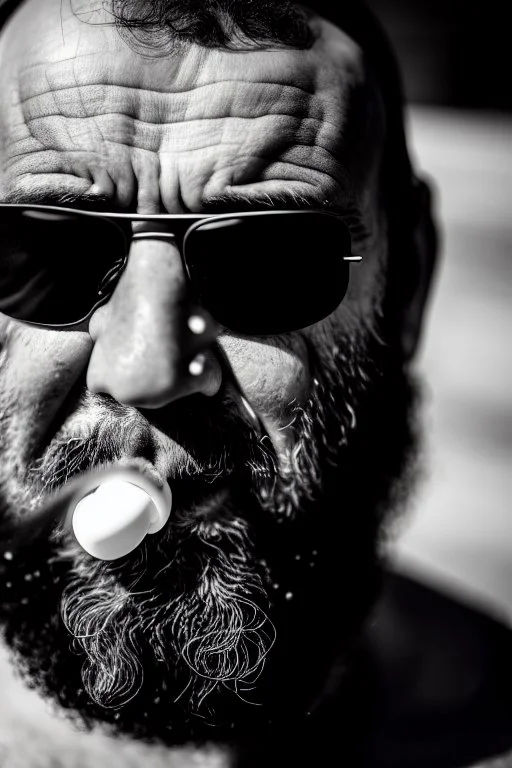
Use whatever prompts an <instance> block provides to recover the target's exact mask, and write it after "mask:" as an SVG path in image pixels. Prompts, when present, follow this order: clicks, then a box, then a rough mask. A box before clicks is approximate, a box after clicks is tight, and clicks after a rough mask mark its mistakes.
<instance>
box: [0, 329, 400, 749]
mask: <svg viewBox="0 0 512 768" xmlns="http://www.w3.org/2000/svg"><path fill="white" fill-rule="evenodd" d="M310 353H311V356H312V357H311V359H312V360H313V361H314V360H315V355H314V351H313V350H310ZM313 368H314V373H315V376H316V379H315V387H314V391H313V393H312V395H311V398H310V400H309V401H308V403H307V404H306V405H305V406H304V407H302V408H299V407H297V409H296V419H295V424H294V428H295V432H296V435H297V442H296V445H295V448H294V449H293V451H292V452H291V453H290V455H288V456H287V457H286V462H285V466H284V469H281V471H280V472H277V470H276V464H275V459H274V456H273V455H272V453H271V452H270V451H269V450H267V448H266V447H265V445H264V444H262V442H261V441H259V440H258V439H256V438H255V436H254V435H251V434H249V433H248V431H247V428H245V429H244V428H243V425H241V424H240V423H239V421H238V422H237V420H236V419H235V420H234V421H233V425H232V429H231V430H229V429H228V430H227V432H226V433H225V434H224V435H223V437H225V438H226V441H227V443H228V444H230V446H231V451H230V452H229V454H228V453H226V452H224V455H223V457H222V464H223V465H224V468H226V467H227V468H228V469H229V471H228V477H229V483H230V484H229V495H228V494H226V493H224V491H223V488H222V486H221V487H220V490H219V491H218V492H216V493H214V494H213V497H214V501H213V502H212V500H211V499H208V498H206V499H203V500H199V501H193V500H192V499H193V488H194V487H195V486H194V483H196V482H197V481H198V478H199V477H200V474H201V472H204V471H205V467H207V468H208V469H209V471H214V470H215V471H216V472H218V471H219V461H220V460H219V458H218V456H216V458H215V459H214V460H212V459H211V460H210V463H209V464H208V462H205V464H204V465H203V467H202V468H198V467H195V468H194V469H193V470H191V471H190V473H189V476H188V478H187V471H186V468H184V469H183V473H182V474H183V479H184V481H183V488H185V491H183V497H182V499H181V501H179V503H178V507H177V511H176V512H173V516H172V518H171V520H172V522H171V523H170V524H168V526H167V527H166V528H165V529H164V530H163V531H162V532H161V534H159V535H156V536H151V537H148V538H147V539H146V540H145V541H144V542H143V544H142V545H141V546H140V547H139V548H138V549H137V550H136V551H135V552H134V553H131V554H130V555H128V556H127V557H125V558H123V559H121V560H118V561H114V562H100V561H95V560H92V559H91V558H90V557H89V556H88V555H86V554H85V553H84V552H82V551H81V550H80V548H79V547H78V545H76V543H74V542H73V541H72V540H71V538H70V537H69V535H67V534H63V533H62V532H59V531H57V532H55V533H54V535H53V536H52V537H50V538H46V539H42V540H38V541H36V542H34V543H33V544H31V545H30V546H27V548H25V549H24V550H22V551H20V552H19V553H17V554H16V556H15V557H14V558H13V559H11V560H8V561H4V562H3V563H2V564H1V566H0V570H1V571H2V572H1V573H0V576H1V577H2V581H3V585H4V586H3V589H2V592H3V594H2V599H1V603H2V605H1V608H0V610H1V615H0V618H1V620H2V623H3V624H4V627H5V637H6V639H7V642H8V643H9V644H10V645H11V647H12V648H13V649H14V650H15V652H16V656H17V658H18V661H19V664H20V667H21V668H22V670H23V671H24V673H25V676H26V679H27V680H28V682H29V684H31V685H33V686H37V687H38V688H40V689H41V690H43V691H44V692H45V693H46V694H48V695H49V696H51V697H53V698H55V699H57V700H58V701H59V703H60V704H61V705H63V706H64V707H65V708H67V709H68V710H69V711H70V712H71V713H77V714H78V715H79V717H80V721H81V722H83V723H85V724H86V725H89V726H92V725H93V724H94V723H95V722H97V721H98V720H99V721H103V722H105V723H107V724H109V725H110V726H112V727H113V728H114V729H115V730H118V731H125V732H128V733H130V734H132V735H135V736H138V737H141V738H154V737H158V738H160V739H162V740H164V741H165V742H167V743H172V744H178V743H185V742H188V741H190V740H197V741H204V740H210V741H211V740H214V739H219V740H221V741H230V740H231V739H232V738H233V737H234V736H235V734H240V733H243V732H245V731H247V730H252V731H254V729H257V728H263V727H264V728H268V727H280V725H282V724H283V723H285V722H291V721H293V719H294V718H297V717H302V716H304V715H305V714H306V712H308V713H309V712H310V711H311V708H312V707H313V706H315V700H316V698H317V696H318V695H319V693H320V694H321V692H322V690H324V687H325V686H326V680H328V678H329V672H330V670H331V668H332V665H333V663H335V662H336V663H338V661H339V657H340V655H341V659H342V664H341V666H342V669H343V668H344V665H345V664H348V655H349V651H350V646H351V642H352V641H353V639H354V638H355V636H356V635H357V631H358V630H359V628H360V626H361V623H362V621H363V618H364V617H365V615H366V614H367V612H368V609H369V607H370V605H371V603H372V601H373V599H374V597H375V593H376V589H377V585H378V576H379V557H378V534H379V531H380V530H382V524H383V520H384V519H385V512H386V511H387V510H388V509H389V508H390V507H393V509H394V510H396V509H397V508H398V507H399V506H400V501H401V500H403V499H404V498H405V497H406V495H407V491H408V490H409V486H410V485H411V479H412V475H413V474H414V473H413V472H412V469H411V468H412V467H413V466H415V464H414V462H412V461H411V457H412V455H413V454H412V452H411V448H412V447H413V445H414V443H415V439H414V430H413V429H412V426H413V420H412V418H411V414H412V413H413V410H414V408H413V406H414V404H415V387H414V385H413V383H412V382H411V380H410V379H409V378H408V376H407V375H406V374H405V373H404V371H403V368H402V365H401V363H400V361H399V360H398V359H397V358H396V357H395V354H394V352H393V349H392V348H391V347H389V346H385V345H383V344H382V343H381V342H379V341H377V340H376V339H375V338H373V337H369V339H368V340H366V342H365V343H363V342H362V341H361V340H358V341H356V340H353V341H352V342H351V343H348V342H347V344H346V346H345V347H344V353H343V354H340V355H338V357H337V358H336V359H333V361H332V365H330V366H328V367H327V368H326V367H325V365H324V366H323V367H322V370H321V367H320V365H319V364H318V363H317V365H316V366H313ZM315 369H316V370H315ZM224 405H225V404H224ZM209 407H211V406H209ZM111 411H112V419H107V420H104V421H102V423H101V424H100V425H99V426H98V427H97V428H96V431H95V434H94V435H93V436H92V437H89V438H87V439H86V440H85V441H84V442H83V444H81V445H80V444H77V442H73V443H70V442H69V440H68V441H67V442H66V440H56V441H55V446H54V447H52V448H51V449H48V450H47V451H46V453H45V454H44V456H43V457H41V459H40V460H38V461H36V462H35V464H34V466H33V467H32V468H31V470H32V472H31V474H32V476H34V475H35V476H37V478H38V482H39V484H40V486H41V485H44V483H45V482H50V478H55V477H61V478H62V475H63V473H64V474H66V475H68V474H69V473H70V467H71V468H72V470H71V474H72V473H74V472H79V471H83V470H86V469H87V467H88V466H91V465H95V464H97V463H101V462H102V461H110V462H111V461H114V460H115V459H116V457H117V455H118V454H121V446H122V445H123V444H124V445H126V443H125V442H124V441H125V439H126V437H127V435H130V436H131V437H132V438H133V437H134V436H135V435H137V442H138V447H139V449H140V448H141V446H142V445H144V444H145V443H146V444H147V445H146V447H147V451H146V453H148V454H149V453H150V452H151V445H150V442H151V441H150V440H149V437H148V434H149V432H148V434H145V433H144V430H142V431H138V430H140V428H139V427H137V429H135V427H134V421H133V418H132V415H131V414H130V413H129V409H124V408H122V407H119V406H116V407H115V408H111ZM223 414H224V412H223ZM224 418H225V416H224ZM213 419H214V417H213ZM218 423H219V424H220V423H222V422H221V421H219V422H218ZM137 424H139V422H138V421H137ZM114 429H115V432H114ZM217 429H218V425H217ZM113 435H116V436H117V437H113ZM116 440H117V443H116ZM230 440H231V443H230V442H229V441H230ZM236 440H238V441H239V442H238V445H237V446H235V448H233V446H234V445H235V443H234V442H233V441H236ZM66 446H67V448H66ZM77 446H78V447H77ZM407 468H408V471H406V470H407ZM44 478H46V480H44ZM187 483H189V486H190V490H191V493H192V496H190V497H188V496H187V492H188V491H187V490H186V489H187ZM70 644H71V646H72V652H71V653H70ZM270 651H271V652H270ZM269 652H270V653H269ZM328 687H329V684H328V683H327V688H328ZM327 688H326V689H325V690H327ZM251 704H253V705H258V706H250V705H251Z"/></svg>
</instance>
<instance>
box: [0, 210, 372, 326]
mask: <svg viewBox="0 0 512 768" xmlns="http://www.w3.org/2000/svg"><path fill="white" fill-rule="evenodd" d="M135 223H136V227H135V230H136V231H135V232H134V231H133V224H135ZM141 239H153V240H154V239H159V240H167V241H170V242H173V243H174V244H175V245H176V246H177V247H178V249H179V251H180V254H181V259H182V262H183V268H184V271H185V274H186V277H187V280H188V282H189V284H190V288H191V291H192V295H193V297H194V299H195V300H196V301H197V302H198V303H199V304H200V305H201V306H203V307H204V308H205V309H206V310H207V311H208V312H209V313H210V314H211V316H212V317H213V318H214V320H216V321H217V322H218V323H219V324H220V325H221V326H224V327H225V328H226V329H228V330H230V331H233V332H234V333H237V334H242V335H250V336H252V335H272V334H280V333H286V332H289V331H295V330H299V329H300V328H305V327H306V326H308V325H312V324H313V323H317V322H318V321H320V320H323V319H324V318H325V317H327V316H328V315H330V314H331V312H333V311H334V310H335V309H336V308H337V307H338V306H339V304H340V303H341V301H342V299H343V297H344V296H345V293H346V290H347V286H348V280H349V262H350V261H360V260H361V257H359V256H352V255H351V242H350V234H349V231H348V229H347V227H346V225H345V223H344V221H343V219H342V218H341V217H339V216H337V215H335V214H332V213H327V212H324V211H257V212H246V213H234V214H232V213H229V214H220V215H213V216H212V215H209V214H190V213H189V214H182V215H174V214H172V215H171V214H170V215H165V214H162V215H160V214H157V215H151V216H144V215H141V214H125V213H109V214H106V215H105V214H103V213H97V212H89V211H80V210H74V209H67V208H60V207H55V206H45V205H18V204H13V205H11V204H0V312H2V313H3V314H5V315H8V316H9V317H11V318H14V319H16V320H21V321H23V322H25V323H30V324H32V325H39V326H44V327H48V328H70V327H71V328H72V327H73V326H76V325H79V324H81V323H83V322H85V321H86V320H88V319H89V318H90V316H91V315H92V313H93V312H94V311H95V310H96V309H97V307H99V306H100V305H101V304H103V303H105V302H106V301H108V299H109V298H110V296H111V294H112V292H113V290H114V288H115V286H116V283H117V281H118V280H119V278H120V276H121V274H122V272H123V270H124V268H125V266H126V263H127V261H128V254H129V250H130V244H131V243H132V242H133V241H135V240H141Z"/></svg>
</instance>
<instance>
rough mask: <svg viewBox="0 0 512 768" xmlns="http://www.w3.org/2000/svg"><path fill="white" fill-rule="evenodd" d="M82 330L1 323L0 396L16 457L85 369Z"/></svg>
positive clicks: (31, 442) (41, 431)
mask: <svg viewBox="0 0 512 768" xmlns="http://www.w3.org/2000/svg"><path fill="white" fill-rule="evenodd" d="M87 339H88V336H87V335H86V334H83V333H78V332H77V333H75V332H71V333H69V332H66V333H58V332H54V331H47V330H42V329H38V328H30V327H24V326H21V325H18V324H14V323H12V322H8V321H2V322H0V346H1V347H2V364H1V366H0V398H1V400H2V402H8V407H7V408H6V409H5V411H4V413H3V414H2V418H3V422H4V425H5V426H6V427H7V428H8V431H9V448H10V449H11V450H13V451H15V452H16V453H17V455H18V457H19V458H21V457H23V456H24V455H25V453H26V452H27V450H29V449H30V446H33V445H34V444H35V443H36V442H38V441H39V439H40V438H41V436H42V435H43V434H44V433H45V431H46V430H47V428H48V426H49V425H50V423H51V421H52V420H53V418H54V416H55V414H56V413H57V411H58V409H59V407H60V406H61V405H62V403H63V401H64V400H65V398H66V397H67V395H68V394H69V391H70V389H71V388H72V386H73V385H74V383H75V382H76V380H77V378H78V377H79V376H80V374H81V373H82V372H83V370H84V364H85V362H86V360H87V358H88V354H89V351H90V350H89V347H90V341H89V342H87Z"/></svg>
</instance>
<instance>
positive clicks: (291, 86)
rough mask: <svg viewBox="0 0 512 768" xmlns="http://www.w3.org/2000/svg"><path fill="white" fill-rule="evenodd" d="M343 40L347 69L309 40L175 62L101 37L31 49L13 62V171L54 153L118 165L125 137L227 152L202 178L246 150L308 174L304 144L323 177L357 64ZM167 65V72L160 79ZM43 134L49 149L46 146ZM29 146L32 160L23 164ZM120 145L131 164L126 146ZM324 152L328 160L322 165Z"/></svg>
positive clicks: (150, 147)
mask: <svg viewBox="0 0 512 768" xmlns="http://www.w3.org/2000/svg"><path fill="white" fill-rule="evenodd" d="M343 45H345V49H344V50H343V52H342V55H341V54H340V55H338V54H337V58H338V59H339V60H340V62H342V60H347V61H350V60H351V57H352V59H354V61H352V62H351V65H350V66H347V67H346V68H345V74H346V77H345V78H343V77H342V76H341V75H340V74H339V73H337V72H336V71H335V68H333V66H332V62H329V61H325V60H322V56H321V51H319V50H318V47H317V49H316V50H315V51H313V52H300V55H298V54H297V52H288V53H286V54H285V55H284V56H280V59H279V61H280V64H282V66H272V65H273V63H274V58H273V57H272V55H268V56H267V57H265V54H258V55H257V60H256V59H255V58H254V56H253V54H252V53H251V54H250V55H249V56H248V57H247V56H246V55H245V54H235V55H226V54H225V52H219V51H213V52H210V51H208V52H207V53H205V52H202V53H201V54H199V55H198V54H197V51H196V52H194V51H192V52H191V53H190V55H189V54H186V55H185V57H184V58H185V59H186V60H187V61H188V63H187V61H186V62H185V64H184V65H183V66H182V64H181V63H179V62H177V58H179V57H175V58H174V61H173V62H171V63H170V64H169V62H167V61H164V62H162V61H161V60H160V61H157V62H156V63H155V61H151V62H149V63H147V62H141V59H140V58H139V57H138V56H135V55H134V54H133V52H128V53H127V51H126V50H124V51H121V50H120V49H116V51H115V57H114V58H113V57H112V55H111V54H110V53H103V52H101V51H99V50H98V49H95V50H94V53H93V52H91V51H87V50H86V51H85V52H84V51H83V46H82V52H81V54H80V56H78V57H75V58H73V60H64V59H62V58H61V59H60V60H56V59H58V58H59V54H57V55H56V54H55V53H54V52H52V58H53V59H54V60H53V61H46V62H44V61H42V57H41V51H39V52H38V58H39V61H35V60H34V61H32V62H30V63H29V64H27V63H26V61H27V59H26V57H25V58H24V61H23V63H22V66H20V82H19V92H20V107H21V115H22V117H24V118H25V120H22V122H23V124H24V128H25V135H24V137H23V139H22V140H20V138H19V135H18V137H17V140H16V141H15V142H11V144H10V151H12V152H13V153H14V154H16V155H17V156H18V160H19V163H18V162H16V163H14V166H15V169H16V172H19V171H21V169H23V172H31V170H32V171H34V172H41V171H43V167H44V172H50V168H51V166H52V164H53V166H54V169H55V172H58V173H66V172H68V171H69V172H71V173H73V172H74V169H75V168H77V167H79V170H78V171H75V172H78V173H79V174H83V173H86V174H87V165H88V162H90V163H96V164H98V163H99V164H100V165H101V164H102V165H103V166H106V167H108V166H110V165H116V166H117V165H118V164H119V162H118V161H119V154H118V150H119V149H120V148H122V147H124V148H125V149H126V148H128V149H129V150H130V151H131V150H132V149H137V150H139V149H140V150H142V151H149V152H151V153H157V154H159V155H163V154H166V155H171V154H172V155H175V156H176V157H177V156H179V155H181V154H184V155H185V154H186V155H187V157H192V156H193V155H194V154H196V155H197V158H198V161H197V162H198V163H201V162H203V160H202V159H201V160H199V158H204V157H205V155H207V154H208V152H209V151H211V150H214V149H220V150H222V152H223V153H225V154H224V155H223V156H222V157H218V158H216V160H215V162H214V163H213V164H212V168H211V169H210V171H211V172H210V173H206V174H203V176H204V180H205V184H206V183H208V181H210V180H211V175H212V174H213V173H214V172H215V170H216V169H217V168H221V169H222V168H223V167H230V168H231V169H233V168H235V169H237V172H238V174H239V175H241V176H243V173H244V169H245V170H247V169H248V166H251V164H252V165H253V166H254V162H253V161H256V162H258V161H261V165H260V168H261V169H263V170H262V175H261V178H269V179H270V178H274V177H278V178H279V177H280V176H281V178H285V179H288V178H290V179H292V178H293V173H294V171H293V169H294V168H297V169H299V171H298V172H300V171H301V168H302V167H304V169H305V173H306V174H307V168H308V160H307V159H306V160H305V158H307V152H308V150H310V149H312V150H313V151H310V152H309V164H310V166H311V165H312V166H314V167H313V168H311V170H312V172H313V174H317V176H318V177H321V176H322V175H325V176H326V179H325V180H324V182H322V181H321V179H320V178H319V181H318V184H326V183H328V181H329V179H328V178H327V177H332V176H334V177H338V176H339V175H340V174H339V170H338V168H336V162H337V160H338V157H339V154H340V152H339V150H340V144H341V142H342V138H343V135H344V133H345V127H346V124H347V121H348V120H349V116H350V114H349V108H348V106H347V105H348V103H349V101H350V99H349V96H348V95H347V94H348V93H349V92H350V91H351V89H353V87H354V84H355V83H356V82H357V81H358V80H360V78H361V76H362V74H361V73H362V70H361V68H360V67H359V64H358V61H357V57H355V58H354V56H353V52H351V51H350V50H349V49H350V45H348V46H347V45H346V40H345V42H344V43H343ZM85 47H86V46H85ZM342 47H343V46H342ZM242 55H243V62H244V66H243V68H242V69H241V70H240V77H238V78H237V77H236V68H237V67H238V62H239V61H241V59H240V56H242ZM135 60H136V61H135ZM128 61H130V62H131V66H127V64H128ZM255 61H257V63H256V64H255V63H254V62H255ZM211 62H214V63H215V67H213V66H210V63H211ZM283 62H284V63H283ZM197 64H200V66H195V65H197ZM217 65H218V66H217ZM246 65H247V66H246ZM166 72H167V73H168V74H169V75H170V76H169V77H165V78H164V80H162V73H166ZM212 72H215V75H216V80H215V81H212V79H211V78H212ZM162 83H163V84H162ZM52 121H53V122H52ZM59 121H60V122H59ZM31 133H32V134H33V135H30V134H31ZM27 134H28V135H27ZM52 142H53V144H54V145H55V144H58V150H55V147H54V146H48V144H50V145H51V144H52ZM31 149H32V152H31V151H30V150H31ZM64 155H65V156H64ZM30 156H32V158H33V159H34V160H36V161H37V162H36V165H37V167H36V168H34V167H33V168H32V169H31V168H30V159H29V158H30ZM123 157H124V158H127V159H128V161H129V162H130V165H131V164H132V162H131V160H130V153H128V154H127V155H126V154H124V155H123ZM297 159H298V161H297ZM329 164H330V166H331V172H330V173H329V172H327V173H324V172H325V169H326V167H327V166H328V165H329ZM338 165H339V163H338ZM84 169H85V170H84ZM235 175H236V174H235ZM249 175H250V172H249ZM299 177H300V179H302V178H303V176H302V174H301V172H300V173H299ZM231 180H232V181H240V182H241V183H242V182H243V181H244V179H243V178H240V179H237V178H233V177H232V178H231ZM295 181H298V179H297V178H296V179H295ZM213 188H214V189H217V188H216V187H215V185H214V187H213Z"/></svg>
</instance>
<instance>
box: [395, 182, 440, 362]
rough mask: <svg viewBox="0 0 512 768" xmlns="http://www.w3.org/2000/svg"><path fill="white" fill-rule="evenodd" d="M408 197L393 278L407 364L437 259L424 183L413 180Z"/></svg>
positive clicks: (417, 337)
mask: <svg viewBox="0 0 512 768" xmlns="http://www.w3.org/2000/svg"><path fill="white" fill-rule="evenodd" d="M411 195H412V199H411V200H410V203H411V205H410V207H409V223H408V226H407V228H406V233H405V242H404V243H403V253H402V254H401V260H400V261H401V264H400V266H399V268H398V274H397V276H396V277H397V281H398V283H399V287H398V294H399V296H400V309H399V313H400V317H399V318H398V320H399V325H400V329H399V333H400V342H401V347H402V356H403V360H404V362H408V361H410V360H411V359H412V358H413V357H414V354H415V353H416V350H417V348H418V344H419V341H420V338H421V330H422V325H423V318H424V314H425V308H426V306H427V301H428V298H429V294H430V289H431V286H432V278H433V276H434V268H435V265H436V256H437V232H436V227H435V225H434V222H433V220H432V211H431V192H430V188H429V186H428V184H427V183H426V182H425V181H423V180H421V179H417V178H415V179H414V181H413V185H412V189H411Z"/></svg>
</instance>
